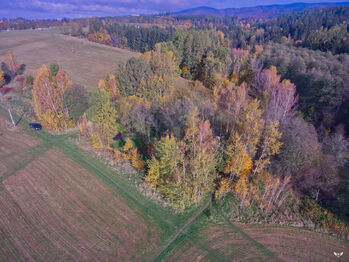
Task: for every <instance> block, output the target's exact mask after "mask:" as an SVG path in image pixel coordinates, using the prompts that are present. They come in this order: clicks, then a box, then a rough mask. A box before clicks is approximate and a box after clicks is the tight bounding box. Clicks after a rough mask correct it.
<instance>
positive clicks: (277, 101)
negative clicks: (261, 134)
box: [254, 66, 297, 123]
mask: <svg viewBox="0 0 349 262" xmlns="http://www.w3.org/2000/svg"><path fill="white" fill-rule="evenodd" d="M280 79H281V76H280V75H278V74H277V71H276V67H275V66H272V67H270V69H266V70H263V71H262V72H261V73H259V74H257V76H256V78H255V83H254V85H255V87H256V88H257V89H258V90H259V91H260V92H261V93H262V94H261V95H264V97H265V99H266V108H265V118H266V119H268V120H272V121H275V120H277V121H279V122H280V123H283V122H284V120H285V118H286V117H288V116H290V115H291V114H292V113H293V112H294V109H295V105H296V101H297V100H296V86H295V85H294V84H292V83H291V82H290V81H289V80H286V79H284V80H282V81H281V80H280Z"/></svg>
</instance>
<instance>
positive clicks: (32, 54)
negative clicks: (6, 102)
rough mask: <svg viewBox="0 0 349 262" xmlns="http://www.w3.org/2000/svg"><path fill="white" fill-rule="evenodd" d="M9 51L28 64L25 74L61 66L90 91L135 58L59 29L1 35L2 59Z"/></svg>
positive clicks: (131, 54) (70, 76)
mask: <svg viewBox="0 0 349 262" xmlns="http://www.w3.org/2000/svg"><path fill="white" fill-rule="evenodd" d="M9 50H11V51H12V52H13V53H14V54H15V55H16V57H17V59H18V61H19V62H20V63H21V64H25V65H26V70H25V72H24V74H25V75H28V74H33V73H34V71H35V70H36V69H38V68H39V67H41V65H42V64H46V65H47V66H49V65H50V64H52V63H58V64H59V66H60V67H61V68H62V69H63V70H64V71H66V73H67V74H68V75H69V78H70V79H71V81H72V82H75V83H78V84H81V85H84V86H85V87H87V88H89V89H91V88H96V87H97V85H98V81H99V80H100V79H103V78H105V76H106V74H107V73H108V72H113V71H114V70H115V69H116V66H117V65H118V63H119V62H121V61H126V60H127V59H129V58H130V57H132V56H135V55H136V53H134V52H130V51H127V50H123V49H120V48H114V47H109V46H106V45H101V44H97V43H92V42H89V41H87V40H82V39H78V38H73V37H69V36H64V35H61V34H59V30H57V29H50V30H45V31H35V30H22V31H11V32H0V57H2V56H3V55H4V54H5V53H6V52H7V51H9Z"/></svg>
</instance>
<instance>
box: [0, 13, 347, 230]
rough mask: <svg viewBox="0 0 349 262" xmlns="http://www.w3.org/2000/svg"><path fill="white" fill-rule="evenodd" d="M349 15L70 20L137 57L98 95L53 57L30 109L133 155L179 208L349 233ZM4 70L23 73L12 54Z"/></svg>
mask: <svg viewBox="0 0 349 262" xmlns="http://www.w3.org/2000/svg"><path fill="white" fill-rule="evenodd" d="M348 17H349V7H334V8H329V9H324V10H312V11H305V12H302V13H292V14H287V15H283V16H280V17H279V18H277V19H275V20H270V21H267V22H265V21H262V22H258V21H253V20H251V21H245V22H244V23H243V22H242V21H241V20H238V19H235V18H212V17H206V18H205V17H192V18H191V17H186V20H185V21H186V27H182V26H180V27H176V26H174V24H173V23H172V24H167V25H166V26H160V25H159V24H158V23H156V25H149V24H147V25H145V24H143V25H142V26H139V25H131V24H120V23H117V22H115V21H114V20H113V19H112V18H110V19H97V18H95V19H91V21H89V22H88V25H86V24H83V23H82V21H84V22H86V20H77V21H73V22H68V23H64V25H63V27H62V32H63V33H65V34H70V35H72V36H76V37H85V38H88V39H89V40H90V41H94V42H98V43H102V44H107V45H112V46H117V47H121V48H128V49H131V50H134V51H138V52H141V54H139V56H138V57H134V58H131V59H129V60H128V61H127V62H126V63H121V64H119V65H118V67H117V68H115V71H114V72H113V73H112V74H108V75H106V77H105V79H101V80H100V82H99V85H98V89H96V90H94V91H92V92H90V93H88V92H87V91H86V90H85V89H84V88H83V87H81V86H78V85H76V84H72V83H71V82H70V81H69V79H68V76H67V74H66V73H65V72H63V71H62V70H60V69H59V66H58V65H52V66H51V67H50V68H47V67H46V66H45V65H43V66H42V67H41V68H40V69H38V70H37V72H36V73H35V76H34V79H28V84H29V85H30V86H32V91H31V96H32V100H33V106H34V110H35V113H36V116H37V118H38V119H39V120H40V121H41V123H42V124H43V125H44V126H45V127H46V128H48V129H51V130H54V131H63V130H65V129H67V128H70V127H73V126H77V127H78V128H79V131H80V135H81V137H83V138H85V140H87V141H88V142H89V144H90V145H91V146H92V147H94V148H104V149H107V150H108V151H109V152H110V154H112V155H113V158H114V161H115V162H118V161H123V160H127V161H130V163H131V164H132V165H133V166H134V167H135V168H136V169H138V170H140V171H141V172H140V176H142V178H143V179H144V181H145V182H146V183H147V185H148V187H149V188H150V189H152V190H153V191H154V192H157V193H158V194H159V195H160V196H161V197H162V198H163V199H164V200H165V201H166V202H167V203H168V204H169V205H170V206H172V207H173V208H174V209H175V210H178V211H182V210H185V209H186V208H188V207H190V206H192V205H193V204H197V203H199V202H200V201H201V200H202V199H203V198H204V197H205V196H208V195H211V194H213V196H214V197H215V199H216V200H217V201H224V199H226V198H227V196H234V198H235V200H236V201H238V203H239V205H240V207H241V208H243V207H247V206H255V207H257V208H258V209H260V210H262V211H263V212H265V213H268V214H270V213H275V212H278V213H279V214H280V216H282V215H284V219H286V217H287V215H286V214H288V213H289V212H291V213H292V212H293V213H296V214H299V215H300V216H307V217H308V218H310V219H311V220H312V221H313V222H314V223H315V224H317V225H319V226H321V227H322V228H325V229H326V230H328V231H332V232H335V233H338V234H344V235H345V234H348V232H349V229H348V224H347V223H348V221H349V207H348V206H347V203H345V201H346V200H345V199H348V196H349V178H348V173H349V172H348V160H349V141H348V137H349V122H348V119H349V84H348V83H349V54H348V52H349V50H348V46H349V42H348V41H349V35H348V28H349V27H348V22H349V21H348V20H349V19H348ZM205 19H206V20H205ZM162 21H164V20H162ZM197 21H203V22H202V23H201V22H200V23H198V22H197ZM2 68H3V73H2V74H3V75H5V76H6V77H5V78H6V79H8V78H13V77H14V76H15V75H16V74H19V73H20V66H19V64H18V62H17V61H16V59H15V57H14V56H13V54H11V53H8V54H7V55H6V57H5V58H4V59H3V63H2ZM0 76H1V75H0ZM180 77H181V78H180ZM0 81H1V77H0ZM4 81H5V80H4ZM29 82H32V83H29ZM48 89H49V90H51V92H47V90H48ZM290 210H291V211H290ZM329 210H330V211H329Z"/></svg>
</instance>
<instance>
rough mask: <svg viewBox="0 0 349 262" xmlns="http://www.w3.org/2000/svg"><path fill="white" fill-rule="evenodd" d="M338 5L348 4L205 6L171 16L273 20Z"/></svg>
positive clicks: (347, 3)
mask: <svg viewBox="0 0 349 262" xmlns="http://www.w3.org/2000/svg"><path fill="white" fill-rule="evenodd" d="M338 5H349V2H336V3H293V4H286V5H260V6H253V7H242V8H226V9H216V8H212V7H207V6H200V7H195V8H190V9H185V10H181V11H177V12H172V13H171V15H173V16H182V15H212V16H220V17H222V16H237V17H240V18H248V17H254V18H275V17H277V16H279V15H282V14H286V13H291V12H301V11H304V10H312V9H320V8H326V7H333V6H338Z"/></svg>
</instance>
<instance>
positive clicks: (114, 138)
mask: <svg viewBox="0 0 349 262" xmlns="http://www.w3.org/2000/svg"><path fill="white" fill-rule="evenodd" d="M122 139H124V135H123V134H121V133H119V134H117V135H116V136H114V137H113V140H114V141H118V140H122Z"/></svg>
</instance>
